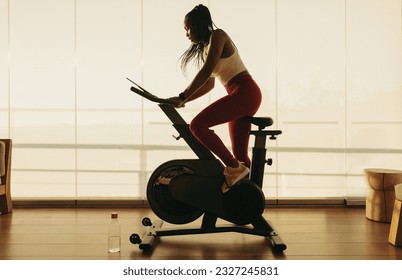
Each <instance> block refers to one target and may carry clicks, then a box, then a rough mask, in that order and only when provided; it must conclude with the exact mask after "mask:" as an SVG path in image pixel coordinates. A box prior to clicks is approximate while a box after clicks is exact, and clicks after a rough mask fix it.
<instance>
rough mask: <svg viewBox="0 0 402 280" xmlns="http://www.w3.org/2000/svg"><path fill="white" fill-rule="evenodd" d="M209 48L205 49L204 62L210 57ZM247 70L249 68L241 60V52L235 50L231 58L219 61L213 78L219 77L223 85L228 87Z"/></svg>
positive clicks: (213, 72)
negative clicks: (235, 77) (238, 75)
mask: <svg viewBox="0 0 402 280" xmlns="http://www.w3.org/2000/svg"><path fill="white" fill-rule="evenodd" d="M209 46H210V45H208V46H206V47H205V50H204V60H205V59H206V57H207V55H208V51H209ZM246 70H247V68H246V66H245V65H244V63H243V61H242V60H241V57H240V55H239V52H238V51H237V49H236V48H235V52H234V53H233V54H232V55H231V56H229V57H225V58H220V59H219V60H218V63H217V64H216V65H215V68H214V70H213V71H212V75H211V76H212V77H218V79H219V81H220V82H221V83H222V85H226V84H227V83H228V82H229V81H230V80H231V79H232V78H233V77H234V76H236V75H237V74H239V73H241V72H243V71H246Z"/></svg>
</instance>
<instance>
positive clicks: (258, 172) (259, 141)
mask: <svg viewBox="0 0 402 280" xmlns="http://www.w3.org/2000/svg"><path fill="white" fill-rule="evenodd" d="M250 134H252V135H254V136H255V140H254V146H253V149H252V159H251V172H250V180H251V181H253V182H254V183H256V184H257V185H258V186H260V187H261V188H262V186H263V185H262V184H263V180H264V169H265V164H266V162H267V161H266V158H265V156H266V153H267V149H266V148H265V144H266V139H267V134H266V133H264V131H261V130H259V131H253V130H252V131H250Z"/></svg>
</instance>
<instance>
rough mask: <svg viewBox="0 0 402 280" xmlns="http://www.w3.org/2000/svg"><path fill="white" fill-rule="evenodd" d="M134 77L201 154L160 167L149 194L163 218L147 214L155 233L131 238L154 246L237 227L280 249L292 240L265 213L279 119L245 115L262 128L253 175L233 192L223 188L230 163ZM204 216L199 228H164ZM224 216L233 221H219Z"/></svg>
mask: <svg viewBox="0 0 402 280" xmlns="http://www.w3.org/2000/svg"><path fill="white" fill-rule="evenodd" d="M127 79H128V78H127ZM128 80H129V81H130V82H132V83H133V84H134V86H132V87H131V91H133V92H135V93H137V94H138V95H140V96H142V97H144V98H146V99H148V100H150V101H152V102H155V103H158V105H159V107H160V108H161V109H162V111H163V112H164V113H165V114H166V116H167V117H168V118H169V119H170V121H171V122H172V123H173V127H174V128H175V129H176V130H177V132H178V133H179V136H178V137H175V138H176V140H179V139H183V140H184V141H185V142H186V143H187V145H188V146H189V147H190V148H191V149H192V150H193V151H194V153H195V154H196V155H197V157H198V159H176V160H170V161H168V162H165V163H163V164H161V165H160V166H159V167H157V168H156V170H155V171H154V172H153V173H152V175H151V177H150V178H149V181H148V185H147V199H148V203H149V205H150V207H151V209H152V210H153V212H154V213H155V214H156V215H157V216H158V217H159V218H160V219H161V220H157V221H155V222H151V220H150V219H149V218H147V217H146V218H144V219H143V220H142V224H143V225H144V226H147V227H149V232H148V233H146V234H145V236H144V237H143V238H142V239H141V238H140V236H139V235H138V234H136V233H134V234H132V235H131V236H130V242H131V243H133V244H139V248H140V249H141V250H143V251H151V250H152V249H153V248H154V246H155V245H156V240H157V238H158V237H162V236H174V235H190V234H206V233H221V232H237V233H243V234H251V235H258V236H264V237H267V238H269V240H270V242H271V245H272V248H273V250H274V251H276V252H282V251H283V250H285V249H286V244H285V243H284V242H283V241H282V239H281V238H280V236H279V235H278V233H277V232H276V230H275V229H274V227H273V226H272V225H271V224H270V222H269V221H267V220H265V219H264V217H263V216H262V214H263V212H264V209H265V196H264V194H263V192H262V185H263V177H264V166H265V164H268V165H271V164H272V159H268V160H267V159H266V158H265V155H266V148H265V144H266V138H267V136H269V139H271V140H275V139H276V137H277V135H279V134H281V133H282V132H281V131H280V130H265V128H266V127H268V126H270V125H272V124H273V120H272V119H271V118H269V117H268V118H262V117H245V118H244V120H245V121H248V122H250V123H252V124H254V125H256V126H258V130H252V131H250V134H251V135H254V136H255V143H254V147H253V150H252V153H253V155H252V163H251V171H250V178H249V179H242V180H240V181H239V182H238V183H236V184H235V185H234V186H232V188H231V190H230V191H228V192H226V193H222V192H221V186H222V184H223V182H224V176H223V171H224V166H223V165H222V163H221V162H220V161H219V160H218V159H217V158H216V157H215V156H214V155H213V154H212V153H211V151H209V150H208V149H207V148H206V147H205V146H204V145H203V144H201V143H200V142H199V141H198V140H197V139H196V138H195V137H194V136H193V134H192V133H191V131H190V130H189V126H188V124H187V123H186V122H185V120H184V119H183V118H182V117H181V116H180V115H179V113H178V112H177V110H176V109H175V107H174V106H173V105H174V101H172V100H170V99H163V98H159V97H157V96H155V95H153V94H151V93H149V92H148V91H146V90H145V89H144V88H142V87H141V86H139V85H138V84H136V83H135V82H133V81H131V80H130V79H128ZM202 215H203V218H202V223H201V226H200V227H198V228H186V227H166V228H162V225H163V221H165V222H168V223H171V224H176V225H178V224H187V223H190V222H192V221H195V220H196V219H198V218H199V217H201V216H202ZM218 218H220V219H223V220H226V221H228V222H230V223H232V225H226V226H220V225H216V222H217V219H218Z"/></svg>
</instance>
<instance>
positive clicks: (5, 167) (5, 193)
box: [0, 139, 13, 214]
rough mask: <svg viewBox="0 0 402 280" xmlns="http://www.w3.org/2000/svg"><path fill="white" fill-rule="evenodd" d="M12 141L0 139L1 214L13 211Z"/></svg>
mask: <svg viewBox="0 0 402 280" xmlns="http://www.w3.org/2000/svg"><path fill="white" fill-rule="evenodd" d="M12 146H13V145H12V140H11V139H0V214H7V213H10V212H12V211H13V204H12V201H11V184H10V180H11V150H12Z"/></svg>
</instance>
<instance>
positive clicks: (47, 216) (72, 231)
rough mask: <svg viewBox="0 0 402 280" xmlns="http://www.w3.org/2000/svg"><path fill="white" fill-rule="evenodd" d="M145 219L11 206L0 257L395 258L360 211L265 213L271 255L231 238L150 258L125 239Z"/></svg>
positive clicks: (182, 243) (401, 253) (260, 245)
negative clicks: (116, 240)
mask: <svg viewBox="0 0 402 280" xmlns="http://www.w3.org/2000/svg"><path fill="white" fill-rule="evenodd" d="M115 210H116V211H118V212H119V217H120V222H121V225H122V251H121V252H120V253H117V254H109V253H108V252H107V224H108V221H109V216H110V212H112V211H115ZM146 216H147V217H150V218H151V219H156V217H155V215H154V214H152V212H151V210H150V209H148V208H132V209H130V208H121V209H104V208H100V209H94V208H59V209H55V208H31V209H29V208H15V209H14V212H13V213H11V214H7V215H0V259H2V260H5V259H18V260H21V259H22V260H31V259H40V260H48V259H57V260H66V259H68V260H82V259H90V260H102V259H106V260H108V259H141V260H148V259H155V260H162V259H175V260H178V259H189V260H198V259H206V260H213V259H219V260H222V259H239V260H247V259H248V260H266V259H277V260H286V259H290V260H320V259H324V260H349V259H359V260H369V259H374V260H389V259H399V260H401V259H402V248H397V247H394V246H392V245H391V244H389V243H388V241H387V240H388V231H389V228H390V224H385V223H378V222H373V221H369V220H367V219H366V218H365V210H364V208H349V207H333V208H331V207H326V208H321V207H311V208H306V207H300V208H298V207H294V208H277V207H270V208H268V209H266V211H265V213H264V216H265V217H266V218H267V219H268V220H270V221H271V222H272V224H273V225H274V226H275V227H276V229H277V231H278V232H279V233H280V235H281V237H282V238H283V239H284V241H285V242H286V244H287V246H288V248H287V250H285V251H284V252H283V253H282V254H275V253H274V252H273V251H272V249H271V247H270V245H269V242H267V240H266V239H265V238H263V237H259V236H250V235H244V234H239V233H217V234H204V235H191V236H180V237H174V236H173V237H162V238H161V239H160V240H159V242H158V245H157V246H156V248H155V249H154V250H153V251H152V252H150V253H144V252H142V251H141V250H139V249H138V245H133V244H131V243H130V242H129V236H130V235H131V234H132V233H138V234H140V235H141V236H142V235H143V234H144V233H145V232H146V228H145V227H144V226H142V224H141V221H142V218H143V217H146ZM221 222H222V221H221ZM199 224H200V221H199V220H197V221H196V222H194V225H199Z"/></svg>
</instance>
